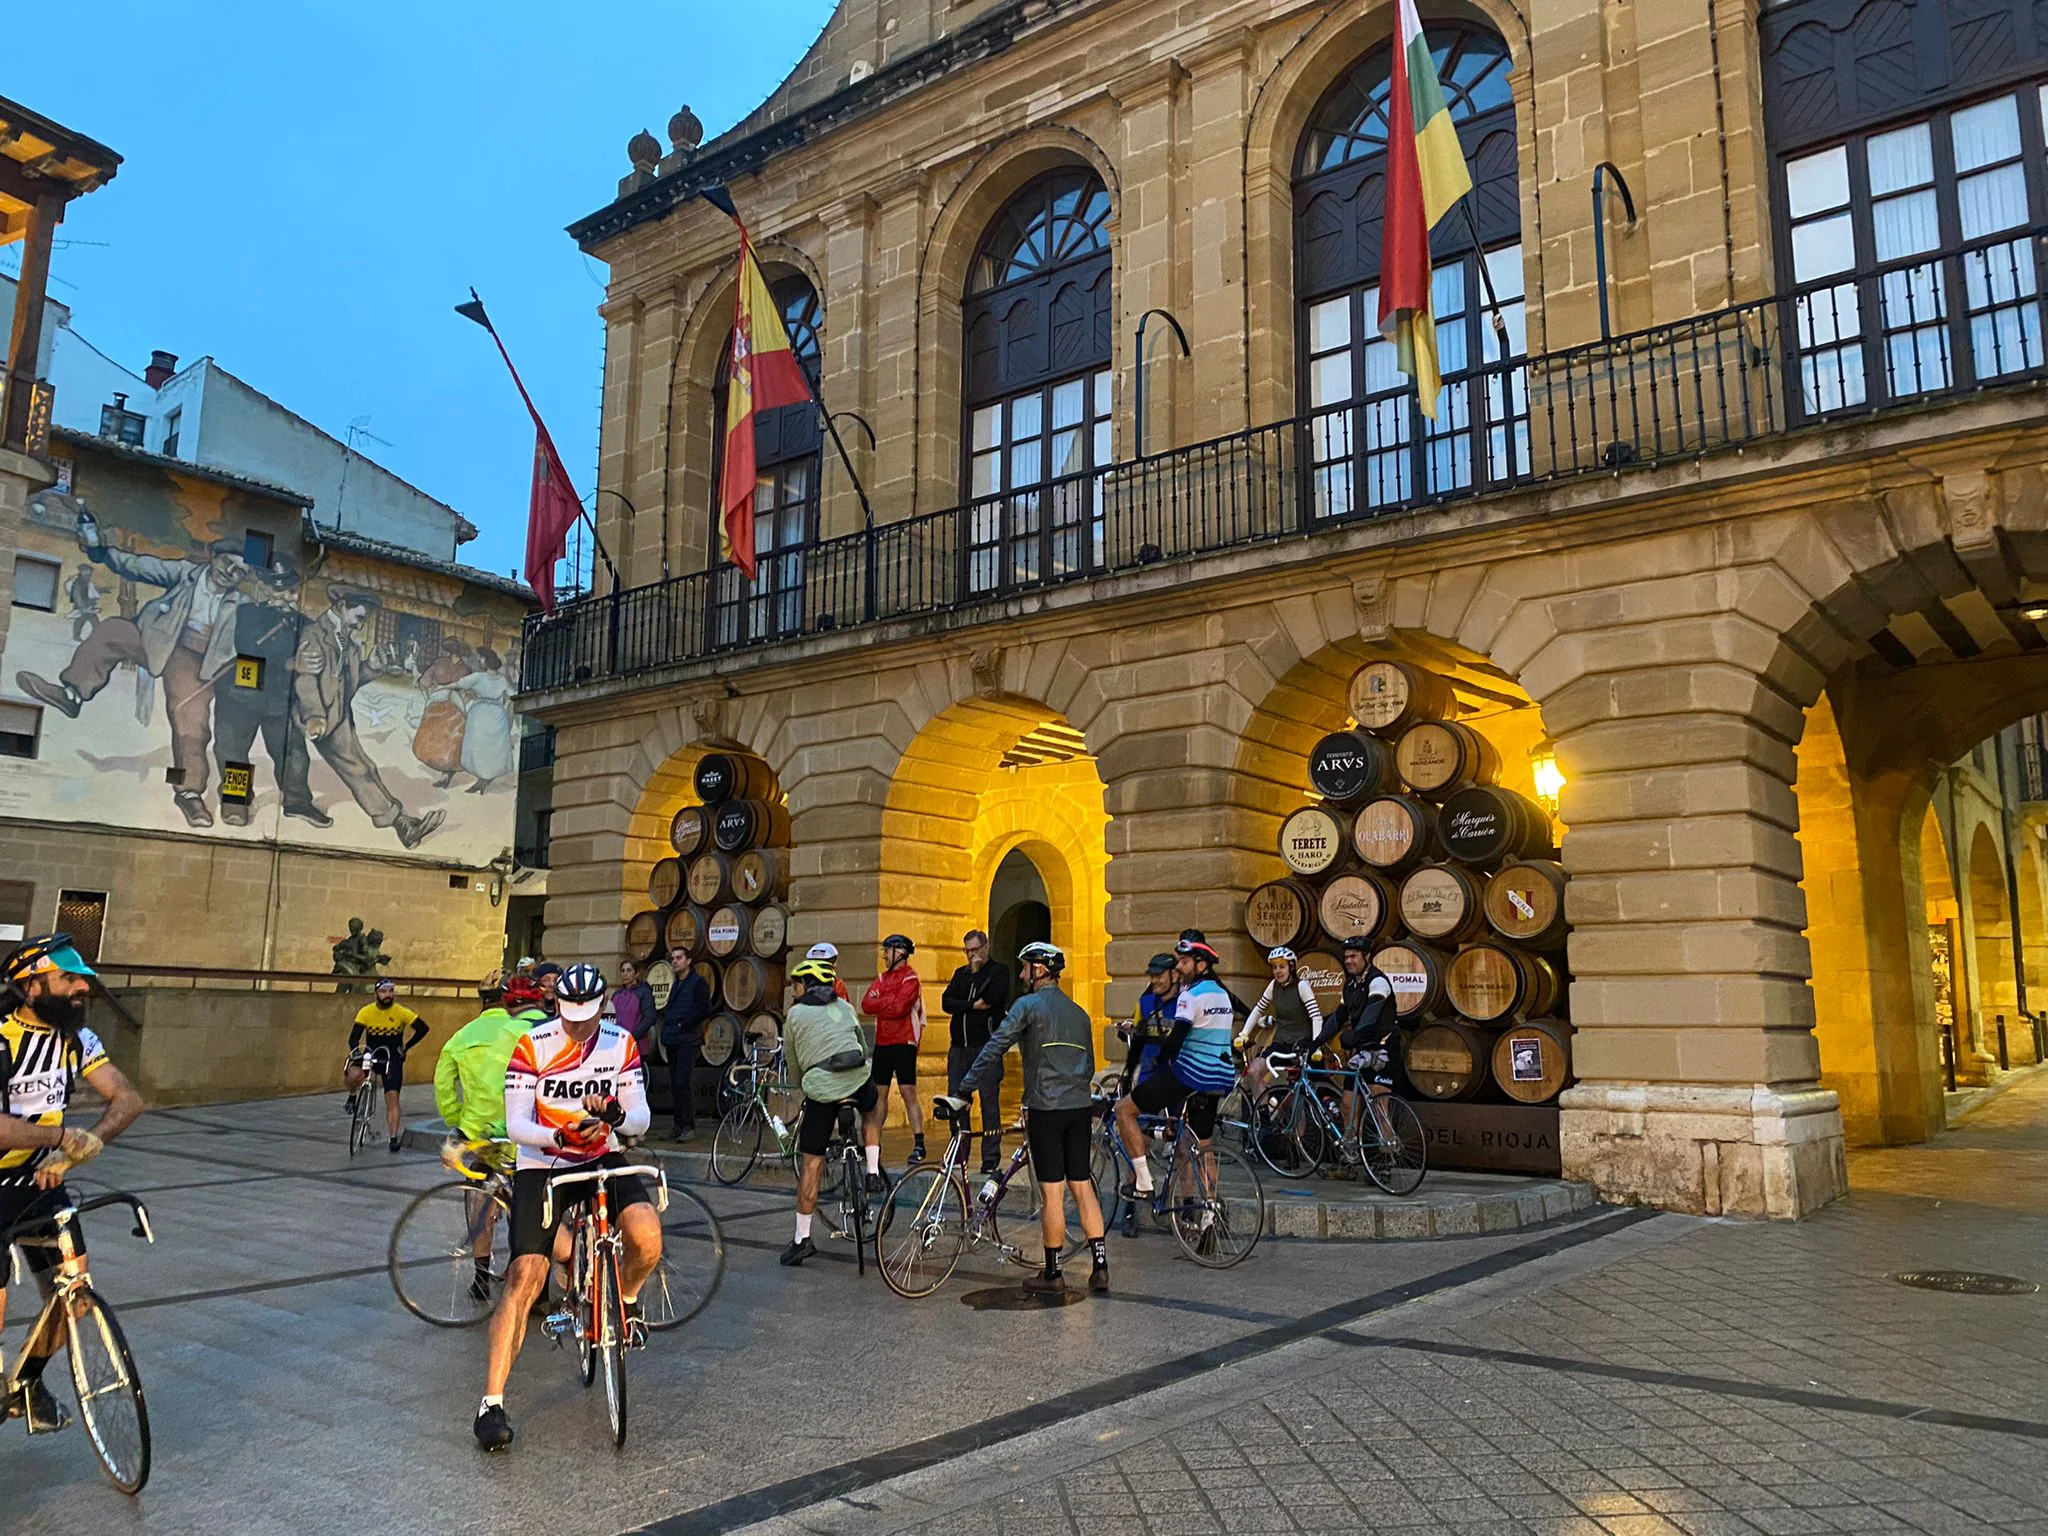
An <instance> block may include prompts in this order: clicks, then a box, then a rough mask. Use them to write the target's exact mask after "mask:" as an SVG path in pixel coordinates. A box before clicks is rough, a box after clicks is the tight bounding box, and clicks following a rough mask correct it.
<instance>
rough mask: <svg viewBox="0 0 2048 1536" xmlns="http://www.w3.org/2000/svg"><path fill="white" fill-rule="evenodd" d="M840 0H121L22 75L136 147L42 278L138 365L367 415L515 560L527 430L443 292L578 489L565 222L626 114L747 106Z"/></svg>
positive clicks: (608, 178) (596, 371) (578, 334)
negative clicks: (717, 1) (215, 371)
mask: <svg viewBox="0 0 2048 1536" xmlns="http://www.w3.org/2000/svg"><path fill="white" fill-rule="evenodd" d="M830 11H831V0H750V3H749V4H747V5H744V6H723V5H713V4H706V3H704V0H688V3H683V0H669V3H667V4H657V3H652V0H622V3H615V4H609V5H606V6H604V7H602V8H601V9H600V10H598V11H595V12H581V11H578V10H577V9H576V8H574V7H563V6H560V5H551V6H545V7H543V6H539V5H532V4H527V3H521V0H512V3H509V4H503V5H498V6H494V7H491V8H489V9H486V8H483V7H478V6H455V5H448V4H425V5H423V4H421V3H419V0H357V3H352V4H349V5H339V4H334V3H331V0H302V3H300V4H296V5H276V4H265V5H256V4H247V3H226V0H201V3H199V4H197V5H194V6H177V7H172V6H166V5H161V4H141V3H136V0H119V3H116V4H114V5H112V6H109V7H102V8H100V9H99V10H96V11H95V12H94V13H93V26H92V38H91V46H90V47H88V48H84V49H82V50H79V51H77V52H74V53H70V54H64V55H62V56H57V55H52V56H50V57H49V59H48V61H47V62H48V63H49V64H50V66H51V67H48V68H43V69H37V70H33V71H30V72H29V73H28V74H27V75H26V76H25V77H24V78H21V79H16V80H13V81H10V82H7V84H6V90H7V92H8V93H9V94H10V95H15V96H16V97H17V98H18V99H20V100H22V101H23V103H24V104H25V105H27V106H29V107H32V108H34V109H35V110H37V111H39V112H42V113H43V114H44V115H46V116H49V117H53V118H55V119H56V120H57V121H59V122H61V123H63V124H65V125H66V126H68V127H70V128H73V129H76V130H77V131H79V132H81V133H86V134H90V135H91V136H92V137H94V138H96V139H99V140H100V141H101V142H102V143H105V144H107V145H109V146H110V147H111V148H113V149H114V150H116V151H117V152H119V153H120V154H122V155H123V156H125V157H126V159H125V163H124V164H123V165H122V167H121V172H120V174H119V175H118V176H117V177H116V178H115V179H114V180H113V181H112V182H110V183H109V184H108V185H107V186H105V187H103V188H102V189H101V190H100V191H98V192H95V193H94V194H93V195H92V196H90V197H87V198H84V199H81V200H80V201H79V202H77V203H75V204H73V205H72V208H71V211H70V214H69V215H68V216H67V218H66V220H65V223H64V227H63V228H62V230H60V231H59V234H60V237H62V238H64V239H65V240H66V241H68V242H69V243H67V244H65V245H64V246H63V247H62V248H60V249H59V250H58V251H57V253H56V255H55V257H54V259H53V262H52V276H53V282H52V295H53V296H54V297H56V298H58V299H61V300H62V301H63V302H64V303H66V304H69V305H70V306H71V308H72V311H73V314H72V323H73V324H74V325H75V326H76V327H77V328H78V330H79V331H80V332H81V333H82V334H83V335H84V336H85V337H86V338H87V339H88V340H90V341H91V342H92V343H93V344H94V345H95V346H97V347H98V348H99V349H100V350H101V351H103V352H106V353H108V354H109V355H110V356H113V357H114V358H116V359H117V360H119V361H121V362H122V363H125V364H126V365H127V366H129V367H130V368H133V369H135V370H136V371H137V372H140V371H141V369H142V367H143V365H144V364H145V363H147V362H148V360H149V354H150V350H151V349H152V348H154V347H162V348H164V349H166V350H168V351H171V352H175V353H177V354H178V356H179V357H180V358H181V359H183V360H185V361H187V362H189V361H191V360H193V359H195V358H198V357H201V356H204V355H206V354H211V355H212V356H213V357H214V359H215V360H216V361H218V362H219V363H220V364H221V366H222V367H224V368H226V369H228V370H229V371H230V372H232V373H235V374H238V375H239V376H241V377H242V378H244V379H246V380H248V381H249V382H250V383H251V384H253V385H255V386H256V387H257V388H258V389H261V390H263V391H264V392H265V393H266V394H269V395H272V396H274V397H275V398H276V399H278V400H279V401H281V402H283V403H284V404H285V405H287V406H288V407H290V408H291V409H292V410H295V411H297V412H298V413H299V414H300V415H302V416H305V417H306V418H308V419H309V420H311V421H313V422H316V423H317V424H319V425H320V426H322V427H324V428H326V429H327V430H328V431H330V432H332V433H334V434H335V435H336V436H340V435H342V434H343V433H344V432H345V431H346V429H347V426H348V424H349V422H350V421H352V420H353V419H355V418H356V417H359V416H364V415H367V416H369V417H370V418H371V421H370V425H369V430H370V431H371V432H374V433H375V434H376V435H377V436H379V437H381V438H385V439H387V440H388V441H389V443H390V446H389V447H385V446H382V445H379V444H375V443H370V444H365V445H364V446H365V449H366V451H367V452H369V453H370V454H371V455H372V456H373V457H376V458H378V459H380V460H381V461H382V462H383V463H385V464H386V465H388V466H389V467H390V468H391V469H392V470H393V471H394V472H396V473H398V474H400V475H403V476H405V478H407V479H408V480H411V481H413V482H414V483H415V484H417V485H418V486H420V487H421V488H422V489H423V490H426V491H428V492H429V493H431V494H433V495H435V496H438V497H440V498H441V499H442V500H444V501H447V502H449V503H451V504H452V505H454V506H455V507H457V508H458V509H460V510H461V511H462V512H463V513H465V514H466V515H467V516H468V517H469V518H470V520H471V521H472V522H474V523H476V524H477V526H478V527H479V528H480V529H481V530H482V531H481V533H480V534H479V536H478V538H477V539H476V541H475V542H474V543H472V544H469V545H466V546H465V547H464V551H463V555H464V558H465V559H467V560H468V561H470V562H471V563H473V564H476V565H481V566H485V567H487V568H489V569H493V570H499V571H503V570H507V569H509V568H511V567H513V566H515V565H517V564H518V563H519V560H520V557H521V553H522V551H523V549H524V546H525V519H526V495H527V482H528V477H529V474H530V472H531V465H532V457H531V456H532V451H533V438H532V433H531V429H530V428H529V427H528V425H527V420H526V415H525V411H524V409H523V408H522V407H521V405H520V403H519V397H518V396H517V394H515V393H514V391H513V389H512V384H511V381H510V380H509V379H507V378H506V377H505V372H504V366H503V365H502V364H501V363H500V362H499V361H498V358H497V355H496V353H495V351H494V350H493V349H492V347H491V344H490V338H489V337H487V336H486V335H484V333H483V332H482V331H480V330H478V329H477V328H476V327H475V326H472V325H470V324H469V323H468V322H467V321H464V320H462V319H461V318H460V317H458V316H457V315H455V314H454V313H453V306H454V305H455V304H456V303H457V302H458V301H460V300H461V299H463V298H465V297H467V295H468V289H469V287H470V285H471V284H474V285H475V286H476V288H477V290H478V291H479V292H480V293H481V294H482V295H483V298H484V301H485V303H486V304H487V305H488V306H489V307H490V311H491V318H492V319H493V320H494V321H495V322H496V323H497V326H498V329H499V331H500V333H501V334H502V335H503V336H504V338H505V342H506V345H507V346H508V347H509V348H510V349H511V352H512V357H513V360H514V361H515V362H516V363H518V365H519V369H520V372H521V374H522V375H523V376H524V377H525V379H526V383H527V387H528V388H529V389H530V390H531V391H532V392H533V396H534V401H535V403H536V404H537V405H538V406H539V407H540V410H541V414H542V415H543V416H544V417H545V418H546V419H547V422H548V426H549V429H550V430H551V431H552V432H553V434H554V437H555V442H556V446H557V447H558V448H559V449H560V450H561V454H562V458H563V461H564V463H565V464H566V465H567V467H568V469H569V473H570V476H571V478H572V479H573V480H574V481H575V483H576V488H577V490H578V491H579V492H583V493H585V494H588V492H589V491H590V489H591V486H592V484H593V482H594V477H595V470H596V462H597V422H598V404H599V383H600V367H601V363H602V357H603V330H602V326H601V325H600V323H599V321H598V318H597V314H596V307H597V305H598V303H599V302H600V301H601V299H602V297H603V288H602V284H603V281H604V269H603V267H602V266H601V265H600V264H599V263H597V262H594V261H590V260H587V259H586V258H585V257H584V256H583V254H582V253H581V252H580V251H578V250H577V249H576V246H575V244H574V243H573V242H572V241H571V240H570V239H569V238H568V236H567V235H565V234H563V232H562V229H563V226H564V225H566V224H568V223H569V222H570V221H571V220H573V219H576V218H579V217H581V216H582V215H584V214H586V213H589V212H591V211H593V210H594V209H596V208H599V207H601V206H602V205H603V204H605V203H607V202H609V201H610V200H611V198H612V197H613V195H614V194H615V192H616V189H617V185H618V179H619V177H621V176H623V175H624V174H625V173H626V171H627V170H628V166H627V162H626V141H627V140H628V139H629V138H631V137H632V136H633V134H634V132H635V131H636V130H638V129H640V128H643V127H645V128H647V129H649V130H651V131H652V132H653V133H654V135H655V136H656V137H657V138H658V139H660V140H661V141H662V142H663V144H664V146H665V145H666V143H667V132H666V130H667V125H668V119H669V115H670V114H671V113H672V112H674V111H675V109H676V108H677V107H678V106H679V105H681V104H682V103H683V102H686V101H687V102H688V103H690V105H691V107H692V108H693V109H694V110H695V111H696V113H697V115H698V116H699V117H701V118H702V119H703V121H704V125H705V130H706V137H707V138H709V137H710V135H712V134H715V133H718V132H720V131H721V130H723V129H725V128H726V127H728V126H730V125H731V124H732V123H733V122H734V121H735V120H737V119H738V118H739V117H741V116H742V115H744V114H745V113H746V112H747V111H749V110H750V109H751V108H752V107H754V106H755V105H756V104H758V103H759V102H760V100H761V99H762V98H763V97H765V96H766V95H767V94H768V92H769V91H771V90H772V89H773V88H774V87H775V85H776V84H777V83H779V82H780V80H781V79H782V77H783V76H784V75H785V74H786V73H787V72H788V70H789V69H790V68H791V67H792V66H793V65H794V64H795V63H796V61H797V60H798V59H799V58H800V57H802V55H803V52H804V50H805V49H806V48H807V47H809V46H810V44H811V42H812V40H813V39H814V38H815V37H816V36H817V33H818V30H819V29H820V28H821V27H822V26H823V25H824V22H825V18H826V17H827V15H829V14H830ZM600 17H601V24H600V22H599V20H598V18H600ZM10 265H11V263H10Z"/></svg>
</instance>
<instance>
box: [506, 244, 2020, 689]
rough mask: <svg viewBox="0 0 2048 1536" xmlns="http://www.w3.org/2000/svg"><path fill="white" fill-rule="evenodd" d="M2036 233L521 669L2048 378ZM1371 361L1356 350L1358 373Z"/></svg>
mask: <svg viewBox="0 0 2048 1536" xmlns="http://www.w3.org/2000/svg"><path fill="white" fill-rule="evenodd" d="M2044 278H2048V228H2040V229H2031V230H2015V231H2006V232H2004V233H2002V234H2001V235H2000V236H1998V237H1997V238H1996V239H1991V240H1983V241H1978V242H1975V243H1973V244H1970V245H1966V246H1960V247H1957V248H1955V249H1953V250H1949V251H1945V252H1932V253H1926V254H1922V255H1918V256H1915V257H1913V258H1911V259H1909V260H1905V261H1900V262H1894V263H1890V264H1888V265H1885V266H1881V267H1874V268H1871V269H1869V270H1867V271H1858V272H1853V273H1844V274H1842V275H1840V276H1839V277H1830V278H1828V279H1827V280H1825V281H1822V282H1817V283H1813V284H1809V285H1806V286H1804V287H1801V288H1799V289H1797V290H1795V291H1793V292H1791V293H1788V294H1783V295H1779V296H1777V297H1774V298H1770V299H1762V300H1757V301H1754V302H1752V303H1747V304H1739V305H1736V306H1734V307H1732V308H1729V309H1724V310H1721V311H1719V312H1717V313H1714V314H1709V315H1701V316H1698V317H1696V318H1693V319H1689V320H1683V321H1679V322H1677V323H1675V324H1670V325H1663V326H1658V327H1655V328H1653V329H1651V330H1646V331H1639V332H1636V333H1634V334H1632V335H1627V336H1617V337H1614V338H1612V339H1611V340H1607V341H1600V342H1595V343H1591V344H1589V345H1586V346H1581V347H1573V348H1569V349H1566V350H1563V351H1559V352H1551V353H1546V354H1541V355H1538V356H1535V357H1522V356H1515V355H1508V356H1500V355H1498V354H1497V353H1496V354H1494V355H1492V356H1488V357H1485V358H1482V359H1481V360H1480V362H1479V363H1478V364H1477V365H1476V366H1473V367H1471V368H1468V369H1466V370H1464V371H1461V372H1457V373H1453V374H1450V375H1447V376H1446V378H1445V392H1444V395H1443V397H1442V399H1441V400H1440V401H1439V410H1438V415H1437V419H1436V420H1435V421H1433V422H1432V421H1431V420H1429V419H1428V418H1427V417H1425V416H1423V415H1422V413H1421V412H1420V410H1419V409H1418V408H1417V406H1416V404H1415V399H1414V394H1413V391H1412V390H1411V389H1409V388H1408V386H1407V384H1406V381H1405V380H1402V379H1400V378H1399V377H1398V376H1390V384H1389V387H1387V388H1385V389H1382V390H1378V391H1376V392H1373V393H1369V394H1368V395H1366V396H1365V397H1364V398H1362V399H1359V400H1354V401H1351V402H1348V403H1346V404H1343V405H1338V406H1332V407H1326V408H1323V409H1319V410H1316V411H1312V412H1310V413H1308V414H1307V415H1303V416H1299V417H1296V418H1294V419H1292V420H1290V421H1282V422H1275V423H1273V424H1272V425H1269V426H1263V427H1257V428H1253V429H1252V430H1250V431H1246V432H1238V433H1233V434H1231V435H1230V436H1228V437H1221V438H1217V439H1215V440H1213V441H1211V442H1206V443H1199V444H1196V445H1194V446H1192V447H1187V448H1179V449H1174V450H1171V451H1168V452H1164V453H1159V454H1154V455H1151V456H1149V457H1145V458H1140V459H1136V460H1132V461H1129V462H1125V463H1120V464H1116V465H1112V466H1110V467H1108V468H1105V469H1097V470H1090V471H1088V472H1086V473H1083V474H1075V475H1067V476H1063V477H1060V478H1056V479H1053V480H1051V481H1048V482H1046V483H1045V484H1042V485H1038V486H1033V487H1030V488H1028V489H1024V490H1019V491H1012V492H1008V493H1006V494H1003V495H998V496H990V497H984V498H982V499H980V500H976V501H970V502H967V503H965V504H963V505H961V506H957V507H952V508H949V509H947V510H946V511H943V512H935V513H929V514H926V515H924V516H921V517H913V518H907V519H904V520H903V521H900V522H893V523H884V524H882V525H880V526H878V527H876V528H874V529H872V530H869V531H866V532H863V533H858V534H852V535H849V536H846V537H842V538H836V539H827V540H824V541H822V542H820V543H818V544H814V545H811V546H809V547H807V548H805V549H802V550H799V551H794V552H791V553H786V554H781V555H775V556H770V557H766V558H764V559H763V560H762V562H761V567H760V572H759V576H758V579H757V580H755V581H753V582H751V583H748V582H743V581H742V579H741V577H740V576H739V573H738V572H736V571H734V570H731V569H729V568H728V569H726V570H722V571H716V572H699V573H696V574H692V575H688V576H679V577H675V578H672V579H671V580H668V581H664V582H658V583H655V584H652V585H648V586H642V587H631V588H625V589H622V590H620V591H616V592H613V593H608V594H602V595H595V596H592V597H588V598H585V599H582V600H581V601H578V602H575V603H572V604H567V605H564V606H562V607H560V608H558V609H557V610H556V611H555V612H554V613H552V614H549V615H545V616H541V615H536V616H534V617H532V618H529V619H528V621H527V628H526V634H525V650H524V658H523V667H522V680H521V681H522V687H523V688H524V689H525V690H527V691H537V690H543V689H550V688H560V687H566V686H570V685H573V684H576V683H581V682H587V681H591V680H595V679H604V678H624V677H631V676H635V675H637V674H641V673H645V672H648V671H651V670H653V669H655V668H658V667H663V666H668V665H673V664H675V663H678V662H686V661H693V660H700V659H704V658H708V657H714V656H719V655H724V654H730V653H737V652H743V651H747V650H751V649H754V648H757V647H760V646H764V645H770V644H774V643H776V642H778V641H783V640H789V639H793V638H796V637H799V636H803V635H811V634H819V633H824V632H827V631H832V630H840V629H847V628H852V627H855V626H859V625H864V624H874V623H881V622H885V621H889V620H894V619H901V618H906V617H912V616H916V615H921V614H941V613H951V612H960V611H969V610H973V609H976V608H979V607H982V606H984V605H988V604H994V603H997V602H1000V601H1001V600H1003V599H1005V598H1010V597H1015V596H1017V595H1019V594H1021V593H1026V592H1032V591H1039V590H1043V589H1046V588H1049V587H1053V586H1057V585H1060V584H1063V583H1067V582H1073V581H1080V580H1086V579H1090V578H1094V577H1100V576H1105V575H1111V574H1114V573H1116V572H1119V571H1129V570H1135V569H1138V568H1141V567H1143V566H1146V565H1150V564H1153V563H1156V562H1158V561H1162V560H1174V559H1181V558H1185V557H1188V556H1192V555H1201V554H1212V553H1217V552H1221V551H1226V550H1231V549H1242V548H1249V547H1253V546H1257V545H1262V544H1273V543H1278V542H1281V541H1284V540H1289V539H1297V538H1312V537H1314V536H1316V535H1318V534H1320V533H1323V532H1326V531H1329V530H1331V529H1334V528H1340V527H1344V526H1347V525H1349V524H1351V523H1354V522H1356V521H1359V520H1361V519H1365V518H1372V517H1383V516H1386V515H1388V514H1391V513H1395V512H1403V511H1410V510H1413V509H1416V508H1419V507H1426V506H1431V505H1436V504H1439V503H1443V502H1447V501H1453V500H1457V499H1460V498H1464V497H1469V496H1473V495H1479V494H1484V493H1486V492H1489V491H1497V490H1505V489H1511V488H1514V487H1518V486H1531V485H1537V484H1542V483H1545V482H1551V481H1559V480H1565V479H1569V478H1571V477H1573V476H1578V475H1586V474H1593V473H1602V472H1613V471H1615V470H1620V469H1626V468H1628V467H1631V466H1646V465H1656V464H1663V463H1669V462H1672V461H1675V460H1681V459H1690V458H1694V457H1697V456H1699V455H1701V454H1706V453H1710V452H1713V451H1714V450H1716V449H1721V448H1728V447H1734V446H1738V445H1742V444H1748V443H1756V442H1759V441H1761V440H1764V439H1767V438H1770V437H1772V436H1775V435H1778V434H1781V433H1784V432H1788V431H1791V430H1794V429H1796V428H1799V427H1803V426H1807V425H1811V424H1813V423H1816V422H1833V421H1842V420H1853V419H1856V418H1858V417H1860V416H1864V415H1868V414H1870V413H1873V412H1876V411H1880V410H1886V409H1893V408H1900V407H1906V406H1911V405H1916V404H1921V403H1925V402H1932V401H1937V400H1941V399H1945V398H1953V397H1956V396H1960V395H1964V394H1969V393H1973V392H1976V391H1979V390H1983V389H1985V388H1988V387H1992V386H1998V385H2006V384H2011V383H2016V382H2024V381H2032V380H2039V379H2041V378H2043V377H2044V376H2048V363H2044V357H2043V332H2044V318H2048V316H2044V309H2043V302H2042V295H2043V292H2044V288H2048V282H2044ZM1373 369H1374V359H1373V357H1372V356H1371V355H1369V356H1368V359H1367V371H1368V375H1369V376H1370V375H1371V374H1372V372H1373Z"/></svg>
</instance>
